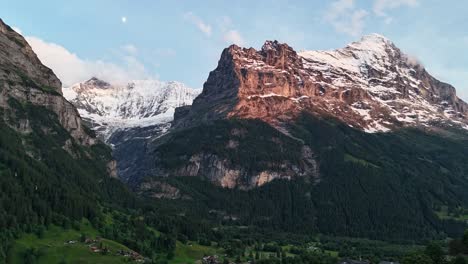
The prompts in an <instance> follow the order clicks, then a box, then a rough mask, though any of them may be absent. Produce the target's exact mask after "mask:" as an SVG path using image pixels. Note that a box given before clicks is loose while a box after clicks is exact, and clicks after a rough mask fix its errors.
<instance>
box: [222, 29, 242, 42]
mask: <svg viewBox="0 0 468 264" xmlns="http://www.w3.org/2000/svg"><path fill="white" fill-rule="evenodd" d="M223 39H224V41H225V42H227V43H230V44H236V45H239V46H243V45H244V44H245V41H244V38H242V36H241V34H240V33H239V31H237V30H228V31H226V32H225V33H224V35H223Z"/></svg>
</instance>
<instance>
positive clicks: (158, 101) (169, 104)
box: [63, 77, 201, 140]
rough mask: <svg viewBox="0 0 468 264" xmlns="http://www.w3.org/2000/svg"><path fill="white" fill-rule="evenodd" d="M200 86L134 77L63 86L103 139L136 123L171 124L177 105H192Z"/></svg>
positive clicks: (65, 92) (92, 80)
mask: <svg viewBox="0 0 468 264" xmlns="http://www.w3.org/2000/svg"><path fill="white" fill-rule="evenodd" d="M199 92H201V90H197V89H192V88H188V87H186V86H185V85H184V84H182V83H179V82H161V81H157V80H135V81H130V82H128V83H127V84H109V83H107V82H105V81H102V80H99V79H97V78H94V77H93V78H91V79H90V80H88V81H86V82H82V83H78V84H75V85H73V86H71V87H69V88H64V89H63V93H64V96H65V98H67V99H68V100H69V101H70V102H72V103H73V104H74V105H75V106H76V107H77V109H78V111H79V113H80V115H81V116H82V117H83V119H85V120H86V121H88V122H89V123H90V124H91V126H92V128H93V129H94V130H96V131H97V132H98V134H99V135H100V136H102V138H103V139H104V140H107V139H108V138H109V137H110V136H111V135H112V134H113V133H114V132H116V131H118V130H122V129H129V128H135V127H148V126H154V125H163V126H164V127H165V129H164V130H167V129H168V128H169V127H170V124H169V123H170V122H171V121H172V120H173V118H174V111H175V108H177V107H180V106H185V105H190V104H191V103H192V101H193V99H194V98H195V97H196V96H197V95H198V94H199Z"/></svg>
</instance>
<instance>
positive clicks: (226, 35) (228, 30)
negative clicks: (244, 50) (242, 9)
mask: <svg viewBox="0 0 468 264" xmlns="http://www.w3.org/2000/svg"><path fill="white" fill-rule="evenodd" d="M218 25H219V29H220V31H221V33H222V37H223V41H224V42H226V43H228V44H236V45H238V46H244V45H245V40H244V38H243V37H242V35H241V33H240V32H239V31H238V30H237V29H235V28H234V25H233V23H232V20H231V18H230V17H228V16H223V17H221V18H220V19H219V20H218Z"/></svg>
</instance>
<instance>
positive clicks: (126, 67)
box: [26, 37, 156, 87]
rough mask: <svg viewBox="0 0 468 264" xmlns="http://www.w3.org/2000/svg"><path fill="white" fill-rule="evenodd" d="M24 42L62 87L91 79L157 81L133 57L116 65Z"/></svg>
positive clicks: (49, 45)
mask: <svg viewBox="0 0 468 264" xmlns="http://www.w3.org/2000/svg"><path fill="white" fill-rule="evenodd" d="M26 40H27V41H28V43H29V44H30V45H31V47H32V48H33V50H34V52H35V53H36V54H37V56H38V57H39V59H40V60H41V61H42V63H44V64H45V65H46V66H48V67H49V68H51V69H52V70H53V71H54V72H55V74H57V76H58V77H59V78H60V80H61V81H62V83H63V86H65V87H66V86H70V85H72V84H75V83H77V82H81V81H84V80H87V79H89V78H90V77H93V76H95V77H98V78H101V79H103V80H106V81H109V82H126V81H128V80H132V79H152V78H156V76H153V75H151V74H149V73H148V71H147V70H146V68H145V66H144V65H143V63H141V62H140V61H139V60H138V59H137V58H136V57H135V56H134V54H131V53H128V52H127V54H124V55H122V56H121V57H120V60H121V61H122V64H121V65H118V64H115V63H111V62H106V61H102V60H86V59H82V58H80V57H78V55H76V54H75V53H73V52H71V51H69V50H67V49H66V48H64V47H63V46H61V45H58V44H55V43H51V42H47V41H44V40H42V39H40V38H37V37H26ZM129 47H130V46H128V47H127V48H129ZM129 50H133V49H129Z"/></svg>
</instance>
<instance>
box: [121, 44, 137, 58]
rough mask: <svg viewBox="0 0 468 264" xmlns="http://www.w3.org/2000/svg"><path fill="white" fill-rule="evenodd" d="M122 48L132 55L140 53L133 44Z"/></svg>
mask: <svg viewBox="0 0 468 264" xmlns="http://www.w3.org/2000/svg"><path fill="white" fill-rule="evenodd" d="M121 48H122V50H123V51H125V52H126V53H128V54H131V55H136V54H137V53H138V49H137V47H135V45H133V44H127V45H124V46H122V47H121Z"/></svg>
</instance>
